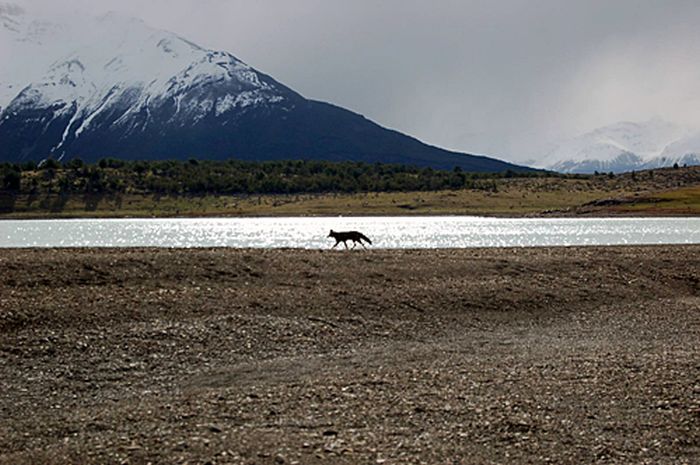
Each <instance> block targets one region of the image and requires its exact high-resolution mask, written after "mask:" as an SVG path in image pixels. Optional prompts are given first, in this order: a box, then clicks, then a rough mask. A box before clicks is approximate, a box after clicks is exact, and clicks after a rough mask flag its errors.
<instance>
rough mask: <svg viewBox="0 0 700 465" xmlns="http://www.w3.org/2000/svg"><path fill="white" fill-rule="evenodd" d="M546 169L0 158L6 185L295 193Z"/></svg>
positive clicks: (469, 180) (488, 178)
mask: <svg viewBox="0 0 700 465" xmlns="http://www.w3.org/2000/svg"><path fill="white" fill-rule="evenodd" d="M545 175H546V176H551V175H552V173H546V174H545V173H542V172H515V171H505V172H502V173H468V172H464V171H462V170H461V169H459V168H455V169H454V170H452V171H442V170H435V169H432V168H418V167H414V166H407V165H392V164H381V163H357V162H329V161H304V160H285V161H264V162H248V161H241V160H227V161H203V160H196V159H190V160H188V161H174V160H173V161H126V160H118V159H112V158H105V159H102V160H100V161H99V162H98V163H95V164H87V163H84V162H83V161H82V160H80V159H78V158H76V159H72V160H70V161H67V162H64V163H60V162H57V161H55V160H51V159H50V160H45V161H43V162H41V163H39V164H36V163H34V162H27V163H23V164H11V163H3V164H0V190H2V191H4V192H6V193H8V192H9V193H12V192H14V193H33V194H62V195H71V194H80V195H86V194H88V195H89V194H101V195H117V194H127V193H140V194H158V195H211V194H214V195H237V194H303V193H326V192H344V193H354V192H396V191H434V190H443V189H455V190H456V189H483V190H494V189H496V183H495V180H496V179H499V178H510V177H539V176H545Z"/></svg>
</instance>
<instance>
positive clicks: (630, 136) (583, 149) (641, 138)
mask: <svg viewBox="0 0 700 465" xmlns="http://www.w3.org/2000/svg"><path fill="white" fill-rule="evenodd" d="M689 135H690V131H689V129H688V128H685V127H683V126H679V125H676V124H673V123H669V122H667V121H663V120H661V119H659V118H654V119H652V120H650V121H647V122H643V123H634V122H621V123H616V124H612V125H609V126H604V127H601V128H598V129H595V130H593V131H591V132H589V133H586V134H584V135H582V136H579V137H576V138H574V139H572V140H569V141H566V142H564V143H563V144H561V145H560V146H559V147H557V148H556V149H555V150H554V151H552V152H551V153H550V154H548V155H547V157H546V158H544V159H543V160H542V161H540V162H539V163H538V166H541V167H543V168H547V169H551V170H554V171H561V172H568V173H592V172H594V171H600V172H609V171H612V172H623V171H632V170H637V169H645V168H657V167H661V166H671V165H673V163H674V162H675V161H678V160H681V159H683V158H682V155H683V154H679V153H678V150H680V149H681V147H682V145H678V144H679V142H680V141H683V140H685V139H686V138H687V137H688V136H689ZM689 143H690V142H689ZM697 147H698V148H700V145H697ZM699 153H700V152H699ZM685 161H686V162H687V161H690V159H688V158H685ZM693 164H694V163H693Z"/></svg>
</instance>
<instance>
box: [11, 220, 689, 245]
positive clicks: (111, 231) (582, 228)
mask: <svg viewBox="0 0 700 465" xmlns="http://www.w3.org/2000/svg"><path fill="white" fill-rule="evenodd" d="M331 229H333V230H335V231H345V230H359V231H362V232H363V233H364V234H366V235H367V236H369V237H370V238H371V239H372V241H373V247H375V248H388V249H394V248H462V247H531V246H566V245H621V244H699V243H700V218H556V219H549V218H548V219H544V218H517V219H516V218H484V217H473V216H432V217H431V216H420V217H309V218H307V217H288V218H171V219H79V220H3V221H0V247H254V248H282V247H297V248H306V249H324V248H329V247H330V246H332V245H333V244H334V243H335V241H334V240H333V239H331V238H329V237H327V236H328V232H329V231H330V230H331ZM339 247H342V244H341V245H340V246H339Z"/></svg>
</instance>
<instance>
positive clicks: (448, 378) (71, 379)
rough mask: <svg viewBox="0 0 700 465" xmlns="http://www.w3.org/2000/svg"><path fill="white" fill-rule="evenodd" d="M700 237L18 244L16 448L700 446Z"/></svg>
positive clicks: (11, 418)
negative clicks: (525, 245) (548, 243)
mask: <svg viewBox="0 0 700 465" xmlns="http://www.w3.org/2000/svg"><path fill="white" fill-rule="evenodd" d="M699 457H700V246H682V247H681V246H679V247H611V248H547V249H544V248H542V249H473V250H445V251H428V250H426V251H367V252H365V251H362V252H360V251H353V252H345V251H338V252H335V251H334V252H329V251H296V250H266V251H265V250H257V251H255V250H224V249H214V250H158V249H150V250H143V249H141V250H136V249H122V250H94V249H92V250H0V463H8V464H22V463H32V464H34V463H105V462H107V463H134V464H135V463H147V462H153V463H178V462H188V463H206V462H210V463H261V464H282V463H288V464H289V463H300V464H306V463H347V464H358V463H550V462H551V463H649V464H664V463H665V464H678V463H700V458H699Z"/></svg>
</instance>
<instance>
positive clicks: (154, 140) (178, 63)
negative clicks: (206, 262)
mask: <svg viewBox="0 0 700 465" xmlns="http://www.w3.org/2000/svg"><path fill="white" fill-rule="evenodd" d="M0 70H1V71H0V111H1V113H0V161H3V160H4V161H23V160H41V159H43V158H46V157H53V158H56V159H69V158H72V157H81V158H83V159H84V160H86V161H94V160H96V159H99V158H103V157H108V156H110V157H119V158H128V159H163V158H188V157H193V156H194V157H201V158H209V159H222V158H230V157H235V158H239V159H290V158H309V159H328V160H356V161H367V162H388V163H410V164H416V165H422V166H433V167H435V168H448V169H451V168H453V167H454V166H460V167H462V168H463V169H467V170H471V171H500V170H505V169H522V167H517V166H515V165H511V164H508V163H506V162H501V161H498V160H494V159H490V158H486V157H475V156H471V155H465V154H459V153H454V152H448V151H445V150H442V149H438V148H436V147H431V146H428V145H426V144H423V143H421V142H420V141H418V140H415V139H413V138H410V137H408V136H405V135H403V134H400V133H398V132H395V131H390V130H387V129H384V128H382V127H380V126H378V125H376V124H375V123H372V122H371V121H369V120H367V119H365V118H364V117H362V116H361V115H357V114H355V113H352V112H349V111H347V110H344V109H342V108H339V107H335V106H333V105H330V104H326V103H322V102H316V101H313V100H308V99H305V98H304V97H302V96H301V95H299V94H298V93H296V92H294V91H293V90H291V89H289V88H288V87H286V86H284V85H283V84H281V83H279V82H277V81H276V80H274V79H273V78H271V77H270V76H267V75H265V74H263V73H261V72H259V71H257V70H255V69H253V68H252V67H250V66H248V65H247V64H245V63H243V62H242V61H240V60H239V59H237V58H236V57H235V56H233V55H231V54H230V53H227V52H223V51H216V50H210V49H207V48H204V47H201V46H199V45H197V44H195V43H193V42H191V41H188V40H186V39H184V38H182V37H180V36H178V35H177V34H174V33H171V32H167V31H162V30H158V29H154V28H151V27H149V26H148V25H146V24H145V23H144V22H142V21H140V20H138V19H134V18H128V17H123V16H120V15H118V14H113V13H110V14H106V15H104V16H101V17H99V18H97V19H91V20H83V21H81V22H80V25H79V26H78V27H76V25H71V26H66V25H65V24H56V23H52V22H50V21H42V20H39V19H37V18H34V17H32V16H31V15H29V14H27V13H25V12H24V11H23V10H22V9H21V8H19V7H16V6H11V5H4V6H0Z"/></svg>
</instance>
